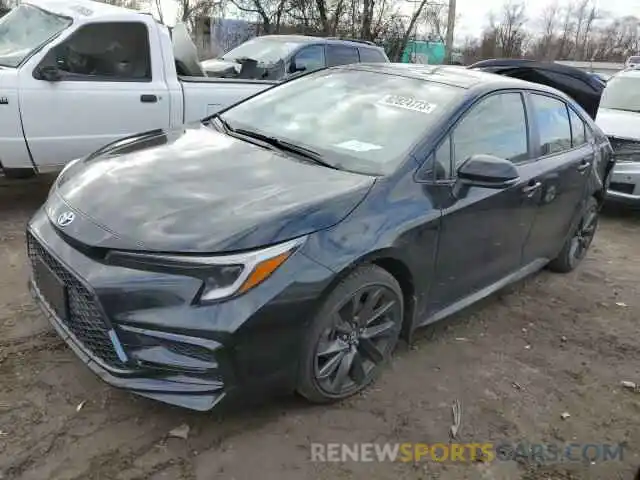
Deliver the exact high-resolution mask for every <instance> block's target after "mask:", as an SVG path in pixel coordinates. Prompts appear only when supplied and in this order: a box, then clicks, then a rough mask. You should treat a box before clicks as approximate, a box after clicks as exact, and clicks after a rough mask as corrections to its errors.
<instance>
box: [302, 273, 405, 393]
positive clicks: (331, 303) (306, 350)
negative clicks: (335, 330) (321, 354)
mask: <svg viewBox="0 0 640 480" xmlns="http://www.w3.org/2000/svg"><path fill="white" fill-rule="evenodd" d="M373 285H380V286H384V287H386V288H389V289H390V290H391V291H393V292H394V293H395V294H396V296H397V301H398V302H399V304H400V319H399V320H398V323H399V324H398V325H396V329H395V332H394V333H393V335H392V337H391V339H390V341H389V345H388V347H387V352H385V359H384V360H383V361H382V362H381V363H380V364H378V365H377V366H376V367H375V368H374V371H373V372H372V375H371V376H370V378H368V379H367V381H366V382H365V383H364V384H363V385H361V386H360V387H359V388H358V389H356V390H354V391H352V392H349V393H348V394H346V395H331V394H329V393H328V392H326V391H324V390H323V389H322V388H321V387H320V386H319V385H318V382H317V380H316V378H315V359H316V349H317V344H318V340H319V338H320V336H321V334H322V333H323V332H324V331H325V329H326V328H327V327H329V326H331V322H332V318H331V314H332V313H333V312H334V310H335V308H336V307H337V306H338V305H339V304H340V303H342V302H343V301H344V300H345V298H348V297H350V296H352V295H353V294H354V293H356V292H357V291H358V290H360V289H363V288H366V287H368V286H373ZM403 318H404V302H403V295H402V289H401V288H400V285H399V284H398V282H397V281H396V279H395V278H394V277H393V275H391V274H390V273H389V272H387V271H386V270H384V269H383V268H380V267H378V266H376V265H371V264H367V265H361V266H359V267H357V268H356V269H355V270H353V271H352V272H351V273H349V274H348V275H347V276H345V277H344V278H343V279H342V280H341V281H340V282H339V283H338V284H337V285H336V286H335V287H334V288H333V290H331V292H330V293H329V294H328V295H327V297H326V298H325V300H324V301H323V303H322V305H321V307H320V309H319V311H318V313H317V314H316V316H315V317H314V319H313V321H312V323H311V325H310V328H309V331H308V334H307V337H306V340H305V344H304V346H303V348H302V351H301V353H300V361H299V372H298V382H297V391H298V393H300V394H301V395H302V396H304V397H305V398H307V399H308V400H310V401H312V402H315V403H328V402H333V401H338V400H342V399H344V398H347V397H350V396H352V395H354V394H356V393H358V392H360V391H362V390H363V389H364V388H366V387H367V386H368V385H370V384H371V383H373V382H374V381H375V380H376V379H377V378H378V376H379V375H380V373H381V371H382V369H383V367H384V365H385V364H386V363H387V362H388V360H389V358H390V356H391V354H392V353H393V350H394V349H395V346H396V345H397V342H398V338H399V335H400V330H401V328H402V319H403Z"/></svg>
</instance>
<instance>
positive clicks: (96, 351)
mask: <svg viewBox="0 0 640 480" xmlns="http://www.w3.org/2000/svg"><path fill="white" fill-rule="evenodd" d="M27 251H28V254H29V260H30V261H31V264H32V266H33V265H34V263H35V261H36V260H38V259H40V260H41V261H43V262H44V263H45V264H46V265H47V266H48V267H49V268H50V269H51V270H52V271H53V272H54V273H55V274H56V275H57V276H58V278H60V280H62V282H63V283H64V285H65V287H66V289H67V298H68V310H67V312H68V314H67V318H58V320H59V321H60V322H62V323H63V324H64V325H65V326H66V327H67V329H68V330H69V331H70V332H71V333H72V334H73V335H74V336H75V337H76V339H77V340H78V341H79V342H80V343H81V344H82V346H83V347H84V349H85V350H86V351H88V352H90V353H91V354H92V355H93V356H95V357H97V358H98V359H100V360H102V362H103V363H105V364H106V365H107V366H111V367H113V368H118V369H124V368H126V365H125V364H124V363H123V362H122V361H121V360H120V358H119V357H118V354H117V353H116V350H115V348H114V346H113V342H112V341H111V338H110V337H109V328H108V327H107V325H106V324H105V322H104V319H103V316H102V313H101V310H100V308H99V306H98V303H97V299H96V298H95V295H94V294H93V293H92V292H90V291H89V290H88V289H87V288H86V287H85V286H84V285H83V284H82V282H80V281H79V280H78V279H77V278H76V276H75V275H74V274H73V273H71V272H70V271H69V270H68V269H67V268H66V267H65V266H63V265H62V264H61V263H60V262H59V261H58V260H56V259H55V258H54V257H53V256H52V255H51V254H50V253H49V252H48V251H47V250H45V249H44V247H42V245H40V243H39V242H38V241H37V240H36V239H35V238H34V237H33V235H31V234H29V233H27ZM33 271H34V277H35V278H34V280H35V283H36V285H38V282H39V279H38V278H37V274H36V273H35V272H36V270H35V269H33ZM45 300H46V301H48V300H47V299H46V298H45Z"/></svg>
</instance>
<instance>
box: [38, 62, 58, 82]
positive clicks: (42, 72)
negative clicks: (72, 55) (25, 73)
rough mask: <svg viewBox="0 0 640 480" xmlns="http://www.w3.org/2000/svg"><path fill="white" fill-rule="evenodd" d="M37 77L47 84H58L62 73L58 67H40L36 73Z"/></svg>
mask: <svg viewBox="0 0 640 480" xmlns="http://www.w3.org/2000/svg"><path fill="white" fill-rule="evenodd" d="M37 73H38V77H39V78H40V79H42V80H46V81H47V82H58V81H60V80H61V79H62V73H60V70H59V69H58V67H55V66H53V65H48V66H46V67H40V68H39V69H38V71H37Z"/></svg>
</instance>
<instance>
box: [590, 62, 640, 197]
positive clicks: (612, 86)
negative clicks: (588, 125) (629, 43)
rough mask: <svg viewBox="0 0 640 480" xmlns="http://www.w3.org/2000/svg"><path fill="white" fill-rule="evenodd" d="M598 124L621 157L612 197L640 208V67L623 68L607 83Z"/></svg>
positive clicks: (610, 193) (612, 177)
mask: <svg viewBox="0 0 640 480" xmlns="http://www.w3.org/2000/svg"><path fill="white" fill-rule="evenodd" d="M630 58H638V60H640V57H630ZM596 123H597V124H598V126H599V127H600V128H601V129H602V130H603V131H604V133H605V134H606V135H607V136H608V137H609V141H610V142H611V146H612V147H613V150H614V153H615V155H616V160H617V164H616V166H615V168H614V170H613V174H612V176H611V183H610V185H609V189H608V192H607V197H608V199H609V200H610V201H612V202H616V203H621V204H625V205H628V206H633V207H639V208H640V70H625V71H622V72H620V73H618V74H616V75H615V76H614V77H612V78H611V79H610V80H609V81H608V82H607V86H606V88H605V89H604V92H603V94H602V99H601V100H600V106H599V108H598V114H597V116H596Z"/></svg>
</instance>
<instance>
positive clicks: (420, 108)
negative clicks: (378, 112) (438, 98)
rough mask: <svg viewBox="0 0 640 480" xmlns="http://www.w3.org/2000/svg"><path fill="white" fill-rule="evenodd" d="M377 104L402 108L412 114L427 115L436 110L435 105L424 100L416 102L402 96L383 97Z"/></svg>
mask: <svg viewBox="0 0 640 480" xmlns="http://www.w3.org/2000/svg"><path fill="white" fill-rule="evenodd" d="M378 103H380V104H382V105H388V106H391V107H398V108H404V109H407V110H413V111H414V112H420V113H426V114H429V113H431V112H433V111H434V110H435V109H436V105H434V104H433V103H429V102H426V101H424V100H416V99H415V98H413V97H404V96H402V95H393V94H392V95H385V96H384V97H383V98H381V99H380V100H379V101H378Z"/></svg>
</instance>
